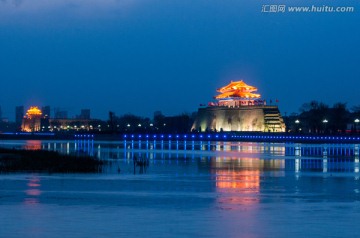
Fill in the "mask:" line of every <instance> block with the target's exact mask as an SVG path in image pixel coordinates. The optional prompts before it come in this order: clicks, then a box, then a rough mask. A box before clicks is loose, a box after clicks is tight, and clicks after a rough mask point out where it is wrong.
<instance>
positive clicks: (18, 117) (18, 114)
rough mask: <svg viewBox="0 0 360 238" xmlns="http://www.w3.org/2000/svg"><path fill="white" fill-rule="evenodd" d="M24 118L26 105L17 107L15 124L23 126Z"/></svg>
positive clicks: (19, 126) (18, 126)
mask: <svg viewBox="0 0 360 238" xmlns="http://www.w3.org/2000/svg"><path fill="white" fill-rule="evenodd" d="M23 118H24V106H17V107H16V108H15V125H16V127H17V128H19V129H20V128H21V124H22V120H23Z"/></svg>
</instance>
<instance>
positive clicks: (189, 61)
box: [0, 0, 360, 120]
mask: <svg viewBox="0 0 360 238" xmlns="http://www.w3.org/2000/svg"><path fill="white" fill-rule="evenodd" d="M278 2H279V3H284V2H286V3H287V5H288V6H289V5H295V6H305V5H306V6H308V5H310V6H311V5H312V4H315V5H320V6H322V5H335V6H336V5H341V6H354V7H355V13H272V14H271V13H261V12H260V11H261V6H262V5H263V4H274V3H278ZM359 22H360V1H350V0H331V1H330V0H321V1H315V0H314V1H311V0H308V1H297V0H291V1H290V0H289V1H278V0H226V1H220V0H52V1H46V0H0V80H1V81H0V82H1V86H0V106H1V108H2V111H3V114H4V116H6V117H9V118H10V119H11V120H13V119H14V111H15V109H14V108H15V106H17V105H24V106H30V105H40V106H45V105H50V106H51V107H52V108H54V107H60V108H63V109H65V110H68V111H69V114H70V116H74V115H75V114H78V113H79V111H80V109H81V108H91V110H92V115H93V116H94V117H97V118H103V119H105V118H107V113H108V111H109V110H113V111H115V112H116V114H118V115H120V114H124V113H134V114H137V115H142V116H151V117H152V114H153V112H154V111H156V110H161V111H162V112H163V113H164V114H165V115H175V114H179V113H182V112H192V111H195V110H197V107H198V105H199V104H200V103H207V102H208V101H210V100H212V97H213V96H214V95H216V88H219V87H221V86H224V85H225V84H227V83H228V82H229V81H230V80H239V79H244V80H245V82H247V83H248V84H250V85H253V86H257V87H258V88H259V91H258V92H259V93H260V94H261V95H262V96H263V98H264V99H267V100H269V99H273V100H275V99H276V98H277V99H279V101H280V102H279V107H280V110H281V112H282V113H284V112H287V113H288V114H289V113H291V112H297V111H298V109H299V107H300V106H301V105H302V103H304V102H308V101H310V100H313V99H315V100H319V101H323V102H325V103H327V104H330V105H332V104H334V103H335V102H339V101H341V102H348V105H349V107H351V106H352V105H360V97H359V88H360V27H359Z"/></svg>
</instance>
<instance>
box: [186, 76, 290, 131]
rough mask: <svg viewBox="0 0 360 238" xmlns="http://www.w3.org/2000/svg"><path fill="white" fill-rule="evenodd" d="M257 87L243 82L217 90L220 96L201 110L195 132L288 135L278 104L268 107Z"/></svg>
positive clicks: (195, 124)
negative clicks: (253, 132) (255, 132)
mask: <svg viewBox="0 0 360 238" xmlns="http://www.w3.org/2000/svg"><path fill="white" fill-rule="evenodd" d="M256 91H257V88H256V87H254V86H250V85H247V84H246V83H245V82H244V81H243V80H240V81H236V82H233V81H231V82H230V83H229V84H228V85H226V86H224V87H222V88H219V89H217V92H218V93H220V94H218V95H217V96H215V97H214V98H215V99H216V100H217V102H215V103H214V102H210V103H209V104H208V106H207V107H205V108H204V107H201V108H199V110H198V114H197V117H196V119H195V122H194V124H193V126H192V130H193V131H200V132H201V131H257V132H284V131H285V124H284V121H283V119H282V117H281V115H280V111H279V109H278V107H277V106H276V105H270V106H267V105H266V101H265V100H262V99H261V98H260V97H261V95H260V94H257V93H255V92H256Z"/></svg>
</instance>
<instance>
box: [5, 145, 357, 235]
mask: <svg viewBox="0 0 360 238" xmlns="http://www.w3.org/2000/svg"><path fill="white" fill-rule="evenodd" d="M0 147H9V148H12V147H16V148H27V149H48V150H57V151H60V152H62V153H75V152H77V153H79V151H80V152H81V153H88V154H91V155H94V156H97V157H99V158H100V159H102V160H104V161H106V162H107V163H108V164H107V165H106V167H105V168H104V170H103V173H100V174H36V173H19V174H0V224H1V228H0V237H249V238H253V237H359V236H360V229H359V227H358V221H359V219H360V181H359V175H360V174H359V146H358V145H353V144H350V145H306V144H285V143H276V144H272V143H245V142H241V143H238V142H186V143H184V142H174V141H171V142H169V141H164V142H154V141H150V142H139V141H134V142H127V143H124V141H119V142H103V141H102V142H99V141H91V140H77V141H0ZM134 157H136V158H139V159H140V158H143V159H146V160H147V161H149V166H147V167H139V166H134V163H133V158H134Z"/></svg>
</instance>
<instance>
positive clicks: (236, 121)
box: [192, 106, 285, 132]
mask: <svg viewBox="0 0 360 238" xmlns="http://www.w3.org/2000/svg"><path fill="white" fill-rule="evenodd" d="M269 113H271V121H270V120H269V119H267V118H269V117H268V115H269ZM274 115H275V116H274ZM192 130H197V131H259V132H267V131H271V132H283V131H285V125H284V122H283V120H282V118H281V115H280V112H279V109H278V108H277V107H276V106H251V107H236V108H230V107H206V108H199V110H198V114H197V117H196V120H195V122H194V124H193V126H192Z"/></svg>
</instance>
